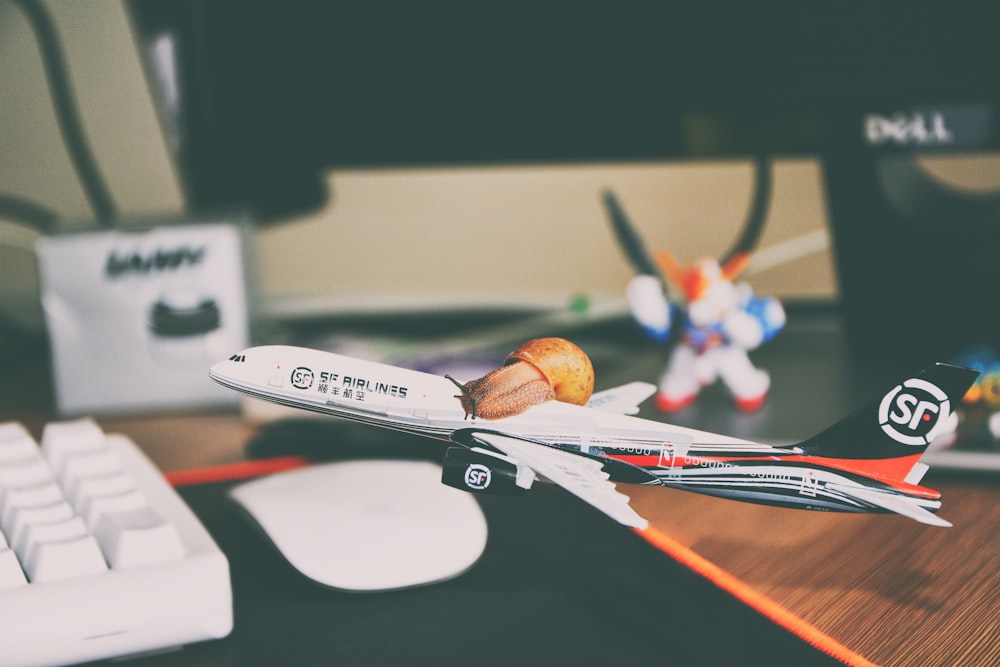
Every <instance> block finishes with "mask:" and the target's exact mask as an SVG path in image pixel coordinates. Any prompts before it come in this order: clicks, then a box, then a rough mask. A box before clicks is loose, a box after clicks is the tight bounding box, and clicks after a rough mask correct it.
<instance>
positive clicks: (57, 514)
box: [3, 500, 74, 554]
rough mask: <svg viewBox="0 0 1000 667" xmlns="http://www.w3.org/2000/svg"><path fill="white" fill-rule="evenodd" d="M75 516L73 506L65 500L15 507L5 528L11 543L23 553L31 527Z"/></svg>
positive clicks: (16, 549) (58, 521)
mask: <svg viewBox="0 0 1000 667" xmlns="http://www.w3.org/2000/svg"><path fill="white" fill-rule="evenodd" d="M73 516H74V514H73V508H72V507H70V506H69V503H67V502H66V501H65V500H60V501H59V502H55V503H52V504H51V505H40V506H37V507H15V508H14V510H13V511H12V512H11V513H10V521H9V522H8V523H7V524H4V526H3V529H4V532H5V533H6V534H7V538H8V542H10V545H11V546H12V547H14V550H15V551H17V552H18V553H19V554H23V553H24V549H25V545H26V542H25V540H27V539H28V538H27V533H28V531H29V530H30V529H31V528H33V527H38V526H45V525H48V524H54V523H60V522H63V521H67V520H69V519H72V518H73Z"/></svg>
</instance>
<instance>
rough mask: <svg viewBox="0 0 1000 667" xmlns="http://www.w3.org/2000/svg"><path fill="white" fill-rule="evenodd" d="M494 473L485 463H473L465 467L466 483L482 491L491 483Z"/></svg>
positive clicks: (471, 487)
mask: <svg viewBox="0 0 1000 667" xmlns="http://www.w3.org/2000/svg"><path fill="white" fill-rule="evenodd" d="M492 478H493V473H492V472H491V471H490V469H489V468H487V467H486V466H484V465H480V464H479V463H471V464H469V467H468V468H466V469H465V485H466V486H467V487H469V488H470V489H476V490H478V491H482V490H483V489H485V488H486V487H488V486H489V485H490V480H491V479H492Z"/></svg>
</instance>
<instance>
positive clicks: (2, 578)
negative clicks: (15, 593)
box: [0, 536, 28, 595]
mask: <svg viewBox="0 0 1000 667" xmlns="http://www.w3.org/2000/svg"><path fill="white" fill-rule="evenodd" d="M0 539H2V536H0ZM26 583H28V580H27V579H25V578H24V570H22V569H21V563H19V562H18V560H17V555H16V554H15V553H14V551H13V550H12V549H6V548H0V590H3V589H5V588H14V587H16V586H23V585H24V584H26ZM0 595H2V593H0Z"/></svg>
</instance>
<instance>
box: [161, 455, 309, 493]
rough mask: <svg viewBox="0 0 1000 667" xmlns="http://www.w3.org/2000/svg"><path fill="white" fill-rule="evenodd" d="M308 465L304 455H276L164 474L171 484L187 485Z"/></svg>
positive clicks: (267, 473)
mask: <svg viewBox="0 0 1000 667" xmlns="http://www.w3.org/2000/svg"><path fill="white" fill-rule="evenodd" d="M307 465H309V459H307V458H305V457H304V456H276V457H274V458H270V459H260V460H254V461H237V462H235V463H226V464H223V465H217V466H207V467H204V468H189V469H186V470H174V471H173V472H168V473H165V474H164V477H166V478H167V482H168V483H169V484H171V485H172V486H188V485H191V484H210V483H212V482H229V481H232V480H237V479H247V478H248V477H259V476H261V475H269V474H271V473H275V472H282V471H284V470H294V469H295V468H302V467H305V466H307Z"/></svg>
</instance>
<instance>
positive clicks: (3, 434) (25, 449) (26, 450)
mask: <svg viewBox="0 0 1000 667" xmlns="http://www.w3.org/2000/svg"><path fill="white" fill-rule="evenodd" d="M32 454H38V445H36V444H35V441H34V440H33V439H32V438H31V434H30V433H28V430H27V429H26V428H24V427H23V426H21V425H20V424H18V423H16V422H4V423H2V424H0V464H3V463H4V462H6V461H11V460H16V459H21V458H24V457H26V456H31V455H32Z"/></svg>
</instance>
